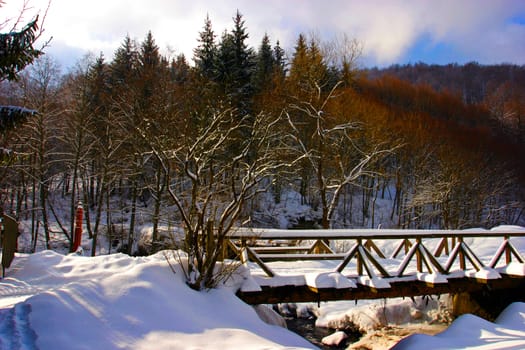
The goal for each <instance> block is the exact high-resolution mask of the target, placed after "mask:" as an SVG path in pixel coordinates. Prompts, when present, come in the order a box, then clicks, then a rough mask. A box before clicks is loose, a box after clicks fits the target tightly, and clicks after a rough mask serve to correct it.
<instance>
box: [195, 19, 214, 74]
mask: <svg viewBox="0 0 525 350" xmlns="http://www.w3.org/2000/svg"><path fill="white" fill-rule="evenodd" d="M198 42H199V46H197V48H196V49H194V50H193V61H194V62H195V68H196V69H197V71H198V72H199V73H200V74H201V75H202V76H203V77H204V78H206V79H209V80H211V81H214V80H215V79H216V58H217V45H216V44H215V33H214V32H213V29H212V24H211V20H210V16H209V15H206V20H205V21H204V28H203V30H202V32H200V33H199V39H198Z"/></svg>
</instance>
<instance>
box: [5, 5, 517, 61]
mask: <svg viewBox="0 0 525 350" xmlns="http://www.w3.org/2000/svg"><path fill="white" fill-rule="evenodd" d="M25 1H26V2H28V3H29V9H28V10H27V11H26V13H25V18H26V19H27V20H29V19H30V18H31V17H32V16H34V15H35V14H36V13H40V16H41V18H42V17H43V14H44V13H45V10H46V8H47V7H48V5H49V8H48V11H47V15H46V18H45V22H44V25H43V28H44V29H45V32H44V34H43V35H42V38H43V39H49V38H50V37H52V40H51V42H50V45H49V46H48V47H47V48H46V50H45V51H46V52H47V53H48V54H50V55H52V56H53V57H54V58H56V59H57V60H58V61H59V62H60V63H61V64H62V65H63V66H66V67H67V66H71V65H72V64H74V63H75V62H78V61H79V60H80V58H81V57H82V56H84V55H86V53H89V52H90V53H93V54H94V55H97V56H98V54H99V53H100V52H102V53H103V54H104V56H105V57H106V58H107V59H111V58H112V56H113V53H114V51H115V50H116V49H117V48H118V47H119V46H120V44H121V43H122V42H123V40H124V38H125V37H126V35H129V36H130V37H131V38H132V39H137V41H139V42H140V41H142V40H143V39H144V38H145V36H146V34H147V33H148V31H150V30H151V32H152V34H153V37H154V39H155V41H156V43H157V45H158V46H159V47H160V48H161V49H162V52H163V54H165V55H168V56H172V55H176V54H180V53H184V54H185V55H186V57H187V58H188V59H191V58H192V56H193V49H194V48H195V47H197V45H198V42H197V38H198V34H199V32H200V31H202V28H203V26H204V20H205V18H206V16H207V15H209V17H210V19H211V22H212V26H213V30H214V32H215V33H216V34H217V36H218V38H219V37H220V35H221V34H222V32H223V31H224V30H231V28H232V26H233V19H232V18H233V17H234V15H235V13H236V11H237V10H239V11H240V13H241V14H242V15H243V17H244V19H245V25H246V28H247V30H248V33H249V35H250V37H249V39H248V43H249V45H250V46H252V47H254V48H257V47H258V46H259V44H260V42H261V39H262V37H263V35H264V34H265V33H267V34H268V35H269V37H270V39H271V41H272V44H275V42H276V41H277V40H279V42H280V45H281V47H283V48H285V49H286V50H287V52H288V53H289V54H291V53H292V52H293V47H294V45H295V42H296V40H297V37H298V35H299V33H305V34H314V35H316V36H318V37H320V38H321V39H322V40H324V41H330V40H334V39H335V38H338V37H339V38H340V37H342V36H343V35H345V36H347V37H349V38H353V39H356V40H358V42H359V43H360V44H361V46H362V55H361V59H360V64H361V65H362V66H367V67H371V66H380V67H384V66H389V65H391V64H404V63H416V62H425V63H436V64H447V63H460V64H462V63H466V62H471V61H476V62H479V63H481V64H498V63H513V64H519V65H523V64H525V1H523V0H440V1H434V0H405V1H402V0H366V1H365V0H287V1H282V0H244V1H242V0H225V1H212V0H191V1H188V0H148V1H144V0H142V1H140V0H111V1H109V0H105V1H103V0H90V1H79V0H73V1H72V0H51V1H50V2H49V0H25ZM6 3H7V4H6V5H5V6H4V7H3V8H2V9H0V11H2V17H0V19H1V18H11V17H9V16H12V15H8V14H10V13H14V12H12V11H13V10H12V8H15V9H19V8H21V6H22V4H23V3H24V0H7V1H6ZM0 23H1V21H0ZM2 29H3V28H2ZM2 31H5V30H2Z"/></svg>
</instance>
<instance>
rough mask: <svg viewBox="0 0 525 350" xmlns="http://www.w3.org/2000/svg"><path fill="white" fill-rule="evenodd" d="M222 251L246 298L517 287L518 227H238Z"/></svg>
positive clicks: (520, 282) (521, 235)
mask: <svg viewBox="0 0 525 350" xmlns="http://www.w3.org/2000/svg"><path fill="white" fill-rule="evenodd" d="M228 238H229V240H228V245H227V249H228V250H229V251H226V252H225V254H228V253H232V252H233V254H234V255H235V256H236V257H237V258H238V259H239V260H240V261H241V262H242V263H243V264H244V265H246V266H248V267H249V268H250V271H251V277H250V278H249V279H248V280H247V281H246V283H245V284H244V285H243V286H242V288H241V289H240V290H239V292H238V293H237V294H238V296H239V297H241V298H242V299H243V300H245V301H246V302H249V303H253V304H257V303H276V302H300V301H326V300H343V299H349V300H358V299H377V298H384V297H400V296H416V295H435V294H444V293H454V292H460V291H477V290H481V289H482V288H490V289H502V288H517V287H521V286H523V287H525V259H524V258H523V253H524V252H525V229H523V228H520V227H513V226H502V227H498V228H496V229H492V230H484V229H469V230H386V229H380V230H372V229H340V230H274V229H247V228H239V229H237V230H235V232H233V233H231V234H230V235H229V237H228Z"/></svg>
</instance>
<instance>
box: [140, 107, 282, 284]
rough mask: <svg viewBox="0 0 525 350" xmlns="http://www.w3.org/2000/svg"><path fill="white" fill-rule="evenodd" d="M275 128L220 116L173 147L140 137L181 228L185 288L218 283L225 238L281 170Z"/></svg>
mask: <svg viewBox="0 0 525 350" xmlns="http://www.w3.org/2000/svg"><path fill="white" fill-rule="evenodd" d="M248 121H250V123H252V121H253V124H250V125H248V124H247V122H248ZM277 124H278V120H277V119H272V118H270V117H269V116H267V115H264V114H259V115H257V116H256V117H251V116H244V117H240V116H238V115H237V114H236V113H235V111H234V110H224V111H220V112H217V113H216V114H215V115H214V116H213V117H212V119H211V120H210V122H209V124H208V125H205V126H204V127H202V128H201V129H199V130H198V131H197V133H196V134H195V137H188V136H185V135H181V140H179V142H178V143H176V144H168V143H166V141H167V140H166V139H164V140H163V139H162V136H160V135H153V136H152V135H145V134H143V138H144V139H145V140H148V141H149V142H150V145H151V149H152V152H153V153H154V155H155V156H156V157H157V159H158V160H159V162H160V163H161V165H162V168H163V170H164V173H165V175H166V179H167V181H168V186H167V191H168V193H169V197H170V198H171V200H172V201H173V202H174V203H175V206H176V208H177V211H178V215H179V216H180V218H181V221H182V226H183V227H184V232H185V244H184V250H185V251H186V252H187V254H188V264H187V266H186V267H185V273H186V278H187V283H188V285H189V286H190V287H192V288H194V289H197V290H201V289H208V288H212V287H214V286H215V285H217V283H219V282H220V280H221V276H223V275H222V274H221V273H220V272H217V271H216V270H215V267H216V263H217V261H218V260H219V259H220V257H221V255H222V254H223V248H224V245H225V238H226V236H227V234H228V232H230V231H231V230H233V229H234V227H235V226H236V225H238V224H239V223H240V222H239V220H241V219H242V217H241V216H242V209H243V207H244V206H245V204H246V202H247V201H248V200H249V199H250V198H253V197H254V196H255V195H256V194H257V193H258V192H259V191H262V190H264V189H263V188H261V183H262V181H263V180H264V179H265V178H266V177H267V176H270V175H271V174H274V173H275V172H276V170H277V169H278V168H279V167H280V166H281V165H280V163H279V162H278V161H277V154H279V149H278V148H279V145H280V140H281V138H280V137H279V135H278V134H277V132H276V130H277ZM246 130H250V132H249V133H247V132H246ZM246 135H248V137H246Z"/></svg>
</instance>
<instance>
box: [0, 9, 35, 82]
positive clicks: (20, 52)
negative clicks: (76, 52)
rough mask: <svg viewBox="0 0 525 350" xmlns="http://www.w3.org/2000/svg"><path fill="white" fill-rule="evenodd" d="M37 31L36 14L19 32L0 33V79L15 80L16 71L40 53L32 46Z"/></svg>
mask: <svg viewBox="0 0 525 350" xmlns="http://www.w3.org/2000/svg"><path fill="white" fill-rule="evenodd" d="M1 6H2V3H1V2H0V7H1ZM37 32H38V16H37V17H36V18H35V19H34V20H32V21H31V22H29V23H28V24H27V25H26V26H24V28H22V30H21V31H19V32H16V31H11V32H9V33H2V34H0V52H1V55H0V81H3V80H6V79H7V80H16V79H17V77H18V72H20V71H21V70H22V69H24V68H25V67H26V66H27V65H29V64H31V63H33V61H34V60H35V59H36V58H38V57H39V56H40V55H42V53H43V52H42V51H41V50H37V49H35V48H34V47H33V45H34V43H35V41H36V39H37V38H38V35H37Z"/></svg>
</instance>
